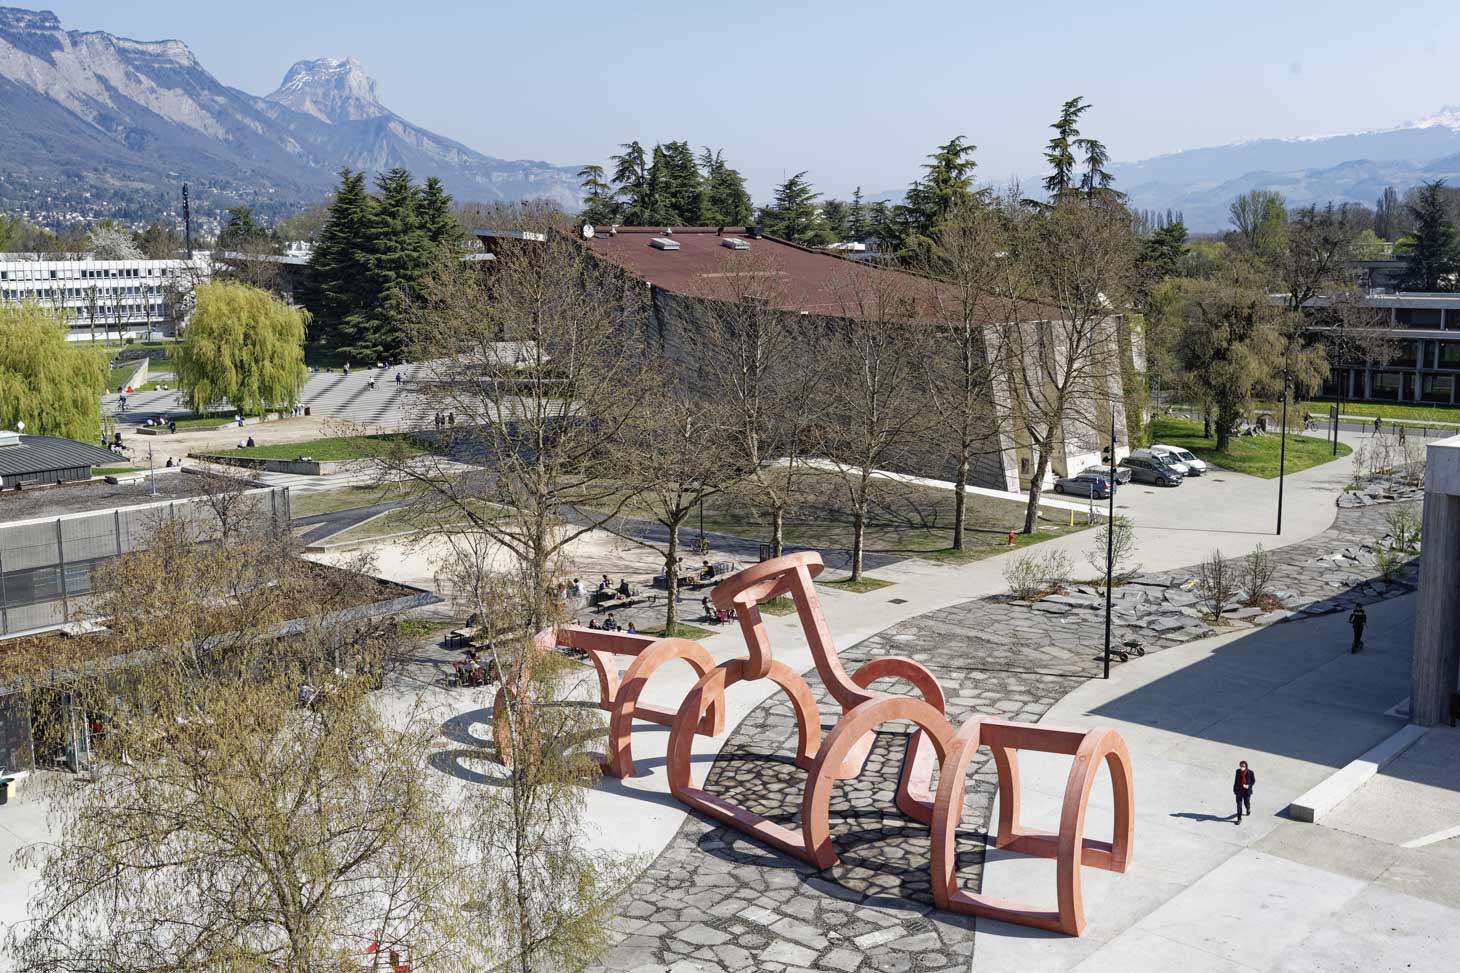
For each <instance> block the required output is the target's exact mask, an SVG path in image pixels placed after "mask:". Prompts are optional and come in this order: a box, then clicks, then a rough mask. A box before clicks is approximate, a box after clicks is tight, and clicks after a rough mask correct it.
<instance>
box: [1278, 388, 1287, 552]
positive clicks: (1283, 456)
mask: <svg viewBox="0 0 1460 973" xmlns="http://www.w3.org/2000/svg"><path fill="white" fill-rule="evenodd" d="M1278 441H1279V445H1278V511H1277V532H1278V535H1279V536H1281V535H1282V532H1283V475H1284V474H1285V473H1286V472H1287V466H1288V367H1287V365H1286V364H1284V365H1283V428H1282V432H1281V434H1280V435H1279V436H1278Z"/></svg>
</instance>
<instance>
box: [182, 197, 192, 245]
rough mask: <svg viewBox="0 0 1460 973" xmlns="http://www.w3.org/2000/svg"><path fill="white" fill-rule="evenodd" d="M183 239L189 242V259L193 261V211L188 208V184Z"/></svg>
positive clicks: (185, 198)
mask: <svg viewBox="0 0 1460 973" xmlns="http://www.w3.org/2000/svg"><path fill="white" fill-rule="evenodd" d="M183 239H184V240H186V241H187V248H188V259H189V260H192V259H193V211H192V209H191V208H190V207H189V206H188V184H187V183H183Z"/></svg>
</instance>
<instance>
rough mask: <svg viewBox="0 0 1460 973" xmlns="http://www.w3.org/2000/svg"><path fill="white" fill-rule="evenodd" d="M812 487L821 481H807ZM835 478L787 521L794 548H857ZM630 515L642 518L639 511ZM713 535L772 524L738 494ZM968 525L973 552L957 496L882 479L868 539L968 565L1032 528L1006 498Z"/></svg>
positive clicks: (983, 506) (1053, 517) (1064, 522)
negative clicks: (956, 526)
mask: <svg viewBox="0 0 1460 973" xmlns="http://www.w3.org/2000/svg"><path fill="white" fill-rule="evenodd" d="M806 482H807V483H808V484H812V483H813V481H811V480H809V479H808V480H807V481H806ZM839 489H840V487H839V485H838V483H837V481H836V477H835V474H827V475H826V476H825V477H823V478H819V480H818V481H816V482H815V484H814V489H812V490H809V491H808V492H809V493H810V496H809V497H808V498H807V499H806V500H805V501H803V502H802V503H801V504H800V505H799V506H798V507H797V508H796V509H795V510H792V511H790V512H789V513H788V514H787V517H786V524H785V542H786V544H787V545H789V546H795V547H814V548H821V549H824V550H842V551H844V550H849V549H850V548H851V546H852V523H851V516H850V514H848V513H847V512H846V510H845V509H844V508H843V504H844V503H845V500H844V498H843V497H842V496H841V494H840V493H839V492H837V491H838V490H839ZM627 513H628V515H629V516H636V515H637V516H642V513H636V512H635V511H633V510H629V511H627ZM704 513H705V520H704V523H705V530H706V531H707V532H714V533H720V534H730V535H732V536H735V537H744V538H746V539H748V540H754V541H760V542H767V541H769V540H770V523H769V518H768V517H767V515H766V514H765V512H764V511H762V510H757V509H755V508H754V507H752V506H751V505H750V504H748V503H746V502H745V501H744V500H743V499H741V498H738V497H733V496H724V495H722V496H718V497H713V498H711V499H709V500H707V501H706V502H705V511H704ZM967 518H968V519H967V524H966V529H965V533H964V542H965V544H966V548H965V550H964V551H962V552H953V551H951V550H950V545H951V544H952V542H953V491H952V490H939V489H934V488H930V487H921V486H913V485H909V484H903V483H898V482H896V481H892V480H879V481H878V493H877V496H876V498H875V499H874V501H873V504H872V507H871V509H870V510H869V511H868V514H867V530H866V538H865V541H864V545H865V549H866V551H867V552H868V553H876V554H897V555H902V556H905V557H928V558H934V559H941V560H948V561H953V562H961V561H967V560H976V559H978V558H980V557H987V556H988V555H990V554H997V553H998V552H999V551H1001V550H1004V549H1005V548H1006V546H1007V544H1008V539H1009V531H1010V530H1011V529H1012V530H1016V531H1017V530H1019V529H1020V528H1022V527H1023V525H1024V504H1023V502H1022V501H1019V500H1017V499H1009V500H1004V499H1000V498H994V497H985V496H980V495H976V494H970V495H969V497H968V508H967ZM1069 519H1070V514H1069V511H1067V510H1062V509H1058V508H1054V507H1042V508H1040V528H1041V529H1040V531H1039V532H1038V533H1036V534H1035V535H1033V537H1031V538H1028V539H1025V538H1024V537H1023V535H1018V538H1019V539H1018V541H1017V543H1020V544H1027V543H1037V542H1039V541H1042V540H1048V539H1049V538H1050V537H1058V536H1063V535H1064V534H1068V533H1070V532H1071V530H1083V529H1084V528H1085V524H1084V519H1085V518H1084V515H1083V514H1080V513H1077V514H1076V515H1075V527H1073V528H1070V527H1069V526H1068V524H1069ZM698 529H699V517H698V515H692V516H691V517H690V519H689V521H688V523H686V524H685V526H684V527H683V528H682V529H681V537H683V538H684V539H685V542H686V544H688V543H689V542H691V541H693V539H694V536H695V533H696V531H697V530H698Z"/></svg>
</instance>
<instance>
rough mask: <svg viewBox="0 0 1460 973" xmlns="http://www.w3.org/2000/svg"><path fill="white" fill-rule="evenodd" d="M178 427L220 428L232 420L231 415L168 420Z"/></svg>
mask: <svg viewBox="0 0 1460 973" xmlns="http://www.w3.org/2000/svg"><path fill="white" fill-rule="evenodd" d="M170 421H172V422H176V423H177V427H178V428H179V429H220V428H222V427H223V426H226V425H229V424H230V423H232V422H233V417H232V416H189V417H188V418H186V419H173V420H170Z"/></svg>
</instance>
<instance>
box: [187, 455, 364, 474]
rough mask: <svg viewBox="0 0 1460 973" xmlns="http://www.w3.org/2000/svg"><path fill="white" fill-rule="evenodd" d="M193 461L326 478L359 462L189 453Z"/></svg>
mask: <svg viewBox="0 0 1460 973" xmlns="http://www.w3.org/2000/svg"><path fill="white" fill-rule="evenodd" d="M188 455H189V456H191V457H193V458H194V459H201V460H206V461H207V462H209V463H220V464H222V465H224V466H241V467H243V468H244V469H246V470H262V471H263V472H265V473H293V474H294V475H296V476H327V475H329V474H331V473H338V472H340V471H341V470H343V469H347V468H349V467H350V466H351V465H352V464H354V463H358V462H360V461H359V460H326V461H320V460H308V461H305V460H297V459H250V458H249V457H246V456H221V455H219V454H217V453H189V454H188Z"/></svg>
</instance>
